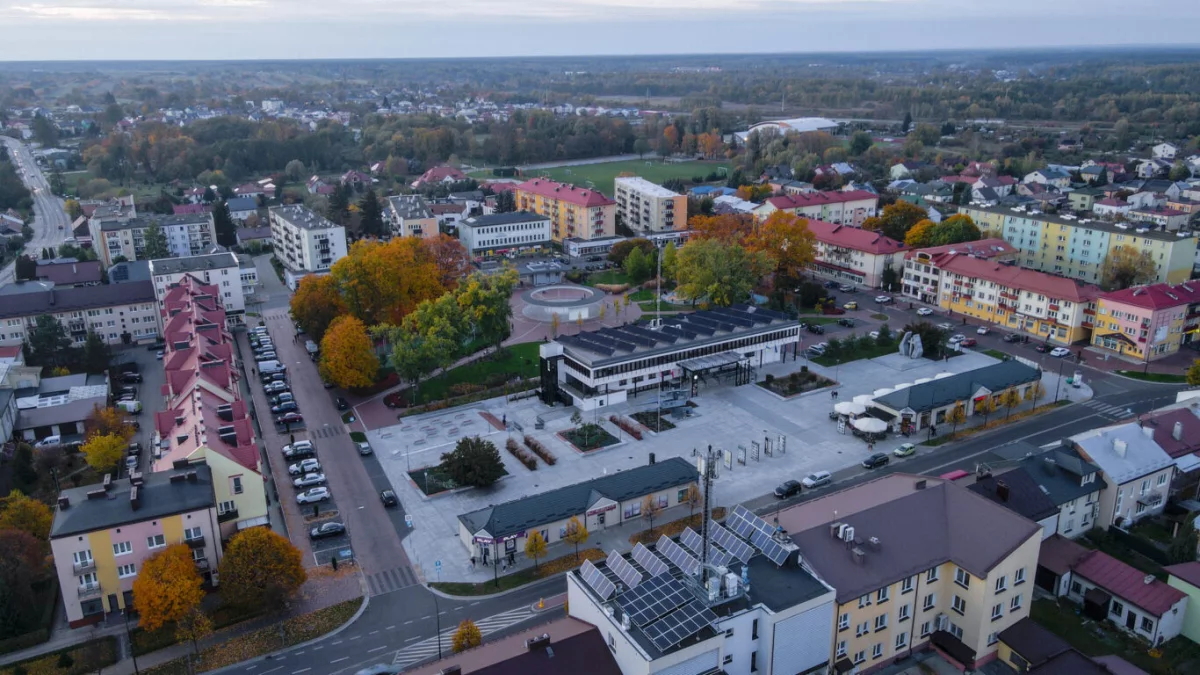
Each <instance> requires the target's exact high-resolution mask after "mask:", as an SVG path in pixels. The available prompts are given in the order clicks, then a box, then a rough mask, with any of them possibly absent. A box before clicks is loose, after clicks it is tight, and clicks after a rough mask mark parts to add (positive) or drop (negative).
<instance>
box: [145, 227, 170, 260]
mask: <svg viewBox="0 0 1200 675" xmlns="http://www.w3.org/2000/svg"><path fill="white" fill-rule="evenodd" d="M142 239H143V240H144V241H145V248H144V249H143V250H142V258H144V259H146V260H158V259H160V258H170V257H171V249H169V248H168V247H167V233H166V232H163V229H162V226H160V225H159V224H158V223H157V222H151V223H150V225H149V227H147V228H146V230H145V232H143V234H142Z"/></svg>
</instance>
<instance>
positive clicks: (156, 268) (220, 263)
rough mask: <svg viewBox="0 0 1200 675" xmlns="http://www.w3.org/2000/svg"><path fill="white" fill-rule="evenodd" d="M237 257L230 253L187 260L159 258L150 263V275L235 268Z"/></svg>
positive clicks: (192, 257)
mask: <svg viewBox="0 0 1200 675" xmlns="http://www.w3.org/2000/svg"><path fill="white" fill-rule="evenodd" d="M237 266H238V261H237V256H235V255H233V254H232V253H212V254H209V255H193V256H188V257H187V258H160V259H158V260H152V261H151V262H150V273H151V274H152V275H158V274H187V273H189V272H202V271H204V270H211V269H215V268H218V267H237Z"/></svg>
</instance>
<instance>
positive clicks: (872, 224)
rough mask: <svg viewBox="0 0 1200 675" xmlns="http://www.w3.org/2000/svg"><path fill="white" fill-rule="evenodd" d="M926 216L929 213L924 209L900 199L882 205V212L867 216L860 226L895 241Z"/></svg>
mask: <svg viewBox="0 0 1200 675" xmlns="http://www.w3.org/2000/svg"><path fill="white" fill-rule="evenodd" d="M928 217H929V213H928V212H927V211H925V209H923V208H921V207H919V206H917V205H916V204H912V203H910V202H906V201H904V200H900V201H898V202H895V203H893V204H888V205H887V206H885V207H883V212H882V213H880V214H879V215H878V216H871V217H870V218H867V219H866V220H864V221H863V224H862V226H863V229H864V230H878V231H879V232H882V233H883V234H884V235H885V236H888V237H891V238H892V239H895V240H896V241H904V237H905V235H907V234H908V231H909V230H910V229H912V227H913V226H914V225H916V224H917V223H919V222H921V221H922V220H925V219H926V218H928Z"/></svg>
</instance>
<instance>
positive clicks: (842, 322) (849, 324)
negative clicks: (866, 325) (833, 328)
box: [838, 316, 854, 328]
mask: <svg viewBox="0 0 1200 675" xmlns="http://www.w3.org/2000/svg"><path fill="white" fill-rule="evenodd" d="M838 325H839V326H845V327H846V328H854V318H853V317H849V316H844V317H842V318H840V319H838Z"/></svg>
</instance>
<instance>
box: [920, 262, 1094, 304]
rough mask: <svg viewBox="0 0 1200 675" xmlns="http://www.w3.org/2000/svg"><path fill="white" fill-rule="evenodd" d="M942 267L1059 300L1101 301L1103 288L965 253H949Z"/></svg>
mask: <svg viewBox="0 0 1200 675" xmlns="http://www.w3.org/2000/svg"><path fill="white" fill-rule="evenodd" d="M939 266H940V267H941V268H942V271H943V272H951V273H953V274H961V275H963V276H965V277H973V278H977V279H986V280H988V281H992V282H995V283H997V284H1000V285H1001V286H1007V287H1009V288H1015V289H1019V290H1023V291H1034V292H1036V293H1040V294H1042V295H1045V296H1049V297H1050V298H1057V299H1059V300H1069V301H1071V302H1088V301H1091V300H1095V299H1096V298H1098V297H1099V296H1100V293H1101V290H1100V288H1099V287H1097V286H1092V285H1091V284H1081V283H1079V282H1077V281H1074V280H1072V279H1067V278H1064V277H1056V276H1054V275H1053V274H1047V273H1045V272H1038V271H1036V270H1029V269H1024V268H1021V267H1017V266H1016V265H1002V264H1000V263H997V262H991V261H987V260H980V259H979V258H972V257H971V256H967V255H962V254H947V256H946V260H945V262H943V263H941V264H940V265H939Z"/></svg>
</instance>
